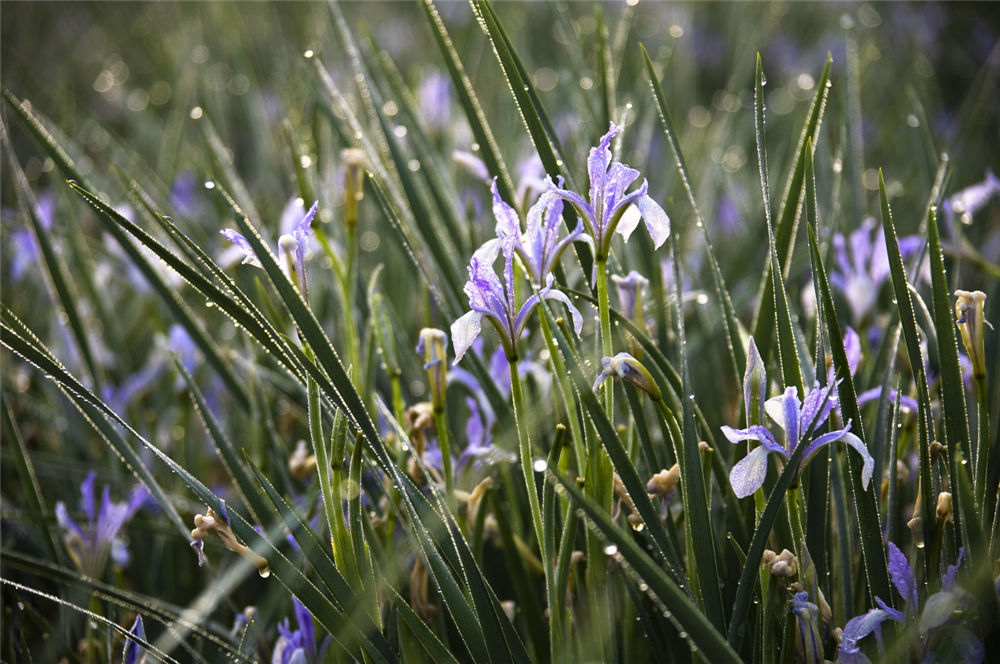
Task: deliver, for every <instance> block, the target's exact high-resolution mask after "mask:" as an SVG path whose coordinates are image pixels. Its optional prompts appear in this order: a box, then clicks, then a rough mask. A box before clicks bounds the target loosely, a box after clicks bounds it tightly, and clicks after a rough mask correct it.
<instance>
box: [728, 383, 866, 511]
mask: <svg viewBox="0 0 1000 664" xmlns="http://www.w3.org/2000/svg"><path fill="white" fill-rule="evenodd" d="M834 387H836V385H835V384H831V385H829V386H827V387H825V388H821V387H820V386H819V383H816V384H815V385H814V387H813V388H812V389H811V390H809V391H807V392H806V395H805V398H804V399H803V401H802V402H800V401H799V391H798V388H796V387H788V388H786V389H785V392H784V394H782V395H781V396H779V397H773V398H771V399H768V400H767V401H766V402H765V403H764V410H765V412H767V415H768V416H769V417H770V418H771V419H772V420H773V421H774V422H775V423H777V425H778V426H779V427H781V429H782V431H784V437H783V438H784V442H783V443H779V442H778V440H777V438H776V437H775V435H774V434H773V433H772V432H771V430H770V429H768V428H767V427H764V426H762V425H759V424H754V425H751V426H749V427H748V428H746V429H734V428H732V427H728V426H723V427H722V433H723V434H724V435H725V436H726V438H728V439H729V442H731V443H738V442H741V441H744V440H756V441H757V442H759V443H760V445H759V446H758V447H756V448H754V449H753V450H751V452H750V453H749V454H747V455H746V456H745V457H743V459H741V460H740V461H739V462H738V463H736V465H735V466H733V469H732V470H731V471H730V473H729V482H730V484H732V486H733V491H734V492H735V493H736V496H737V497H738V498H745V497H746V496H749V495H750V494H752V493H753V492H754V491H756V490H757V489H759V488H760V487H761V485H762V484H763V483H764V476H765V475H766V474H767V457H768V455H769V454H771V453H775V454H778V455H780V456H782V457H784V458H785V460H788V459H789V458H790V457H791V456H792V454H793V453H794V452H795V450H796V448H797V447H798V446H799V445H800V444H801V445H806V446H807V447H806V448H805V450H804V451H803V453H802V459H801V461H799V469H798V472H800V473H801V471H802V468H804V467H805V465H806V464H807V463H808V462H809V460H810V459H811V458H812V457H813V456H815V455H816V453H817V452H819V451H820V449H822V448H823V446H824V445H829V444H830V443H834V442H836V441H838V440H842V441H844V442H845V443H847V444H848V445H850V446H851V447H853V448H854V449H855V451H857V453H858V454H860V455H861V458H862V459H863V460H864V467H863V468H862V471H861V484H862V486H863V487H864V488H865V489H867V488H868V483H869V481H870V480H871V477H872V472H873V471H874V469H875V460H874V459H873V458H872V455H871V454H869V452H868V448H867V447H866V446H865V444H864V442H863V441H862V440H861V439H860V438H858V437H857V436H856V435H854V434H853V433H851V431H850V429H851V423H850V422H848V423H847V426H845V427H844V428H843V429H838V430H835V431H830V432H828V433H824V434H820V435H819V436H816V437H815V438H807V437H806V434H807V433H810V432H812V433H815V432H816V431H818V430H819V427H820V426H821V425H822V424H823V423H824V422H825V421H826V419H827V417H829V415H830V412H831V411H832V410H833V408H834V406H835V405H836V397H833V396H832V395H831V392H832V391H833V389H834Z"/></svg>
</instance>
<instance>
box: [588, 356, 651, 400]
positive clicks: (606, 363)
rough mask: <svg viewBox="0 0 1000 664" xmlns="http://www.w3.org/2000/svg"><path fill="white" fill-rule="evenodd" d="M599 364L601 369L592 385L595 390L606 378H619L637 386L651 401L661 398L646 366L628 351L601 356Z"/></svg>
mask: <svg viewBox="0 0 1000 664" xmlns="http://www.w3.org/2000/svg"><path fill="white" fill-rule="evenodd" d="M601 365H602V366H603V369H602V370H601V373H600V374H598V376H597V381H596V382H595V383H594V387H593V389H594V391H595V392H596V391H597V388H598V387H600V385H601V383H603V382H604V381H605V380H607V379H608V378H619V379H621V380H624V381H628V382H629V383H632V384H633V385H635V386H636V387H638V388H639V389H640V390H642V391H643V392H645V393H646V394H648V395H649V396H650V398H652V400H653V401H659V400H660V399H662V398H663V395H662V393H661V392H660V388H659V387H658V386H657V385H656V382H655V381H654V380H653V377H652V376H651V375H650V373H649V371H648V370H647V369H646V367H644V366H642V363H641V362H639V360H637V359H635V358H634V357H632V356H631V355H629V354H628V353H618V354H617V355H615V356H614V357H605V358H601Z"/></svg>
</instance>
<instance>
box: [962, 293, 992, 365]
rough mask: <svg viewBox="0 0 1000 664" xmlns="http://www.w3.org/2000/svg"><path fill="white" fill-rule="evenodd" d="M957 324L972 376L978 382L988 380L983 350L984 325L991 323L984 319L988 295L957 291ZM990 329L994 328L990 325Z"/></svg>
mask: <svg viewBox="0 0 1000 664" xmlns="http://www.w3.org/2000/svg"><path fill="white" fill-rule="evenodd" d="M955 297H956V298H957V299H956V300H955V322H956V323H957V324H958V331H959V332H961V333H962V343H963V344H965V352H966V353H968V354H969V361H970V362H972V375H973V377H974V378H975V379H976V381H977V382H978V381H982V380H985V379H986V354H985V352H984V350H983V323H986V324H987V325H989V322H988V321H986V320H985V319H984V318H983V309H984V308H985V306H986V293H984V292H983V291H972V292H969V291H964V290H957V291H955ZM990 329H993V326H992V325H990Z"/></svg>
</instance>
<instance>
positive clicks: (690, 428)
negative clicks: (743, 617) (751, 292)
mask: <svg viewBox="0 0 1000 664" xmlns="http://www.w3.org/2000/svg"><path fill="white" fill-rule="evenodd" d="M670 249H671V257H672V260H671V263H672V266H673V270H674V285H675V288H676V298H675V300H674V302H675V309H674V319H675V324H676V326H677V345H678V352H679V354H680V360H681V381H682V382H681V404H682V405H681V408H682V411H681V412H682V420H681V423H682V436H683V440H682V445H681V447H682V449H683V457H684V463H683V464H682V465H681V470H682V474H681V490H682V492H683V493H684V512H685V516H684V518H685V522H686V523H687V524H688V525H689V532H690V534H691V537H692V539H693V542H692V548H693V551H694V555H695V559H696V561H697V563H696V564H690V565H689V567H690V568H691V569H697V570H698V585H699V586H700V588H701V596H702V600H703V601H704V602H705V612H706V615H707V616H708V619H709V620H711V621H712V624H713V625H715V628H716V629H718V630H719V631H720V632H721V631H725V629H726V616H725V614H724V612H723V608H722V589H721V587H720V581H721V576H720V574H719V559H718V557H717V556H716V552H715V535H714V533H713V532H712V515H711V511H710V504H709V494H710V488H709V487H710V485H709V486H706V485H705V480H704V478H703V476H702V469H701V454H700V448H699V445H698V432H697V431H696V430H695V423H694V404H693V403H692V399H691V398H690V396H693V394H692V388H691V373H690V369H689V367H688V355H687V342H686V340H685V334H684V310H683V308H682V307H683V305H682V302H683V295H684V293H683V285H682V284H683V282H682V281H681V276H680V275H681V273H680V254H679V251H678V248H677V234H676V233H674V234H673V235H671V240H670ZM727 488H728V487H724V488H723V491H725V490H726V489H727Z"/></svg>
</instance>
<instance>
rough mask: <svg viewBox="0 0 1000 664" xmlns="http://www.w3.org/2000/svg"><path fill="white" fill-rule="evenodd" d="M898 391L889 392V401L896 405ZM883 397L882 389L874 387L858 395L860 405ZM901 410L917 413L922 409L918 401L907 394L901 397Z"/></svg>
mask: <svg viewBox="0 0 1000 664" xmlns="http://www.w3.org/2000/svg"><path fill="white" fill-rule="evenodd" d="M896 394H897V393H896V390H889V401H892V402H893V403H895V401H896ZM881 397H882V388H881V387H873V388H872V389H870V390H865V391H864V392H862V393H861V394H859V395H858V405H859V406H860V405H862V404H866V403H868V402H869V401H875V400H876V399H879V398H881ZM899 409H900V410H901V411H902V412H904V413H915V412H917V411H918V410H919V409H920V406H919V405H918V404H917V402H916V400H915V399H913V398H911V397H908V396H906V395H905V394H900V395H899Z"/></svg>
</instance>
